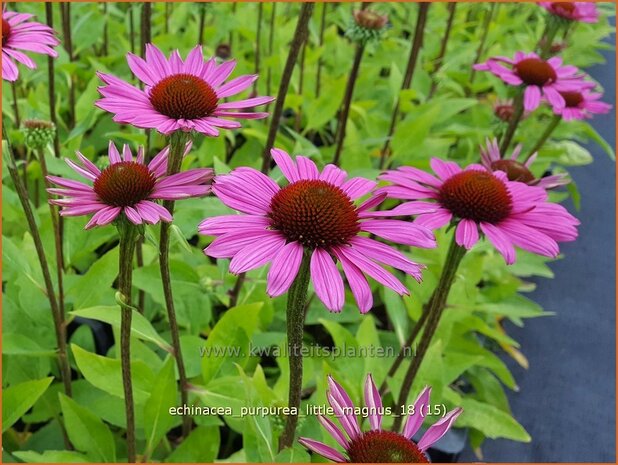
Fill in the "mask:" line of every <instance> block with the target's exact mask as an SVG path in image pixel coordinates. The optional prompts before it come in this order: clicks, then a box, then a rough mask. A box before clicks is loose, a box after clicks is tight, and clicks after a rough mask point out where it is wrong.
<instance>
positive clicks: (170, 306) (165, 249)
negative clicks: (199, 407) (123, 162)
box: [159, 131, 191, 437]
mask: <svg viewBox="0 0 618 465" xmlns="http://www.w3.org/2000/svg"><path fill="white" fill-rule="evenodd" d="M188 140H189V135H188V133H186V132H183V131H176V132H174V133H172V135H171V136H170V152H169V158H168V164H167V175H168V176H171V175H173V174H176V173H178V172H179V171H180V165H181V164H182V157H183V153H184V150H185V145H186V143H187V141H188ZM163 207H164V208H165V209H167V210H168V211H169V212H170V214H173V213H174V201H173V200H164V201H163ZM170 227H171V223H165V222H163V223H161V236H160V239H159V266H160V269H161V281H162V284H163V294H164V296H165V306H166V308H167V318H168V320H169V323H170V331H171V333H172V346H173V347H174V358H175V359H176V366H177V367H178V376H179V379H180V398H181V402H182V405H187V404H188V393H187V387H188V383H187V374H186V371H185V364H184V360H183V358H182V349H181V346H180V332H179V329H178V322H177V320H176V310H175V308H174V296H173V294H172V278H171V275H170V263H169V255H170ZM190 431H191V417H190V416H183V417H182V436H183V437H186V436H187V435H188V434H189V432H190Z"/></svg>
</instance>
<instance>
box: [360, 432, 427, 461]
mask: <svg viewBox="0 0 618 465" xmlns="http://www.w3.org/2000/svg"><path fill="white" fill-rule="evenodd" d="M348 457H349V458H350V462H351V463H428V462H429V460H427V457H425V454H423V452H421V450H420V449H419V448H418V446H417V445H416V444H415V443H414V442H413V441H410V440H409V439H406V438H405V437H404V436H402V435H401V434H398V433H394V432H392V431H368V432H366V433H362V434H361V435H360V436H359V437H357V438H356V439H355V440H354V441H352V442H351V444H350V445H349V447H348Z"/></svg>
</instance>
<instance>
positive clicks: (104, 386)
mask: <svg viewBox="0 0 618 465" xmlns="http://www.w3.org/2000/svg"><path fill="white" fill-rule="evenodd" d="M71 350H72V351H73V356H74V357H75V363H76V364H77V367H78V368H79V370H80V371H81V373H82V375H84V378H86V380H88V382H89V383H90V384H92V385H93V386H95V387H98V388H99V389H101V390H103V391H105V392H107V393H109V394H112V395H114V396H117V397H120V398H122V399H124V390H123V387H122V371H121V366H120V360H118V359H111V358H108V357H102V356H101V355H96V354H93V353H90V352H88V351H85V350H84V349H82V348H81V347H79V346H76V345H75V344H71ZM131 375H132V377H133V396H134V397H135V402H136V403H137V404H143V403H144V402H146V400H147V399H148V397H149V396H150V390H151V389H152V386H153V383H154V382H155V378H154V374H153V373H152V370H151V369H150V368H149V367H148V366H147V365H146V364H145V363H144V362H142V361H139V360H137V361H132V362H131Z"/></svg>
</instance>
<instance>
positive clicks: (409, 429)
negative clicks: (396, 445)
mask: <svg viewBox="0 0 618 465" xmlns="http://www.w3.org/2000/svg"><path fill="white" fill-rule="evenodd" d="M430 397H431V387H429V386H425V388H424V389H423V390H422V391H421V393H420V394H419V395H418V397H417V398H416V400H415V401H414V409H413V410H414V411H413V413H412V414H410V415H408V417H407V418H406V423H405V425H404V426H403V435H404V436H405V437H406V438H408V439H410V440H411V439H412V437H413V436H414V435H415V434H416V432H417V431H418V430H419V428H420V427H421V425H422V424H423V421H424V420H425V411H426V410H427V406H428V405H429V399H430Z"/></svg>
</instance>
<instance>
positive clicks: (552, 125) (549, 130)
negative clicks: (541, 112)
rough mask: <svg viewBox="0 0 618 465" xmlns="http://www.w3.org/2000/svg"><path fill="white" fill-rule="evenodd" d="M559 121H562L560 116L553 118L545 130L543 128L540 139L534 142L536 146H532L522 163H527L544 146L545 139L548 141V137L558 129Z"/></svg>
mask: <svg viewBox="0 0 618 465" xmlns="http://www.w3.org/2000/svg"><path fill="white" fill-rule="evenodd" d="M560 121H562V116H560V115H554V116H553V118H552V119H551V121H550V123H549V124H548V125H547V128H545V132H543V134H542V135H541V137H539V140H537V141H536V144H534V147H532V148H531V149H530V153H528V156H526V159H525V161H524V162H526V161H528V160H529V159H530V157H531V156H532V155H534V153H535V152H537V151H538V150H539V149H540V148H541V147H543V145H545V142H547V139H549V136H551V135H552V133H553V132H554V130H555V129H556V128H557V127H558V125H559V124H560Z"/></svg>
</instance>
